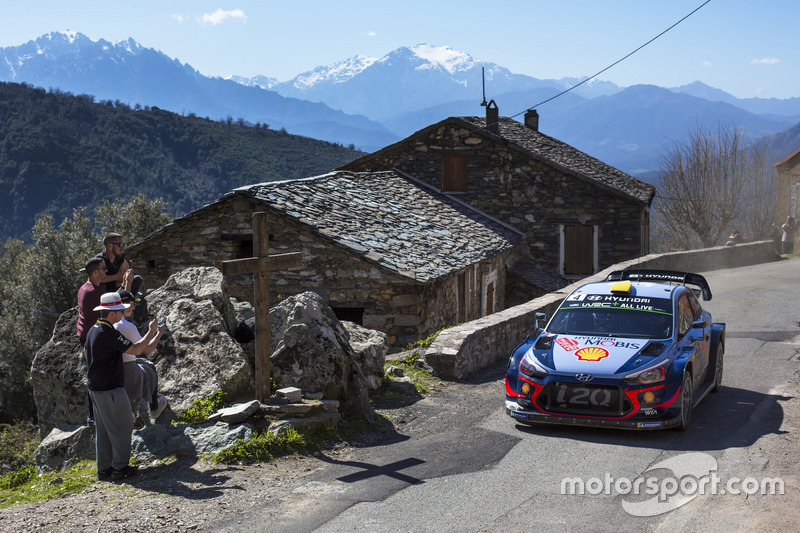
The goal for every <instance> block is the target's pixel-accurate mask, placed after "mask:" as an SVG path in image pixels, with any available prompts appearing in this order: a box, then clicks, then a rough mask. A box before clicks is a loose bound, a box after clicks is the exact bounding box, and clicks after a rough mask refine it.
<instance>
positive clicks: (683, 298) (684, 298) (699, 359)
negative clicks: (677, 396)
mask: <svg viewBox="0 0 800 533" xmlns="http://www.w3.org/2000/svg"><path fill="white" fill-rule="evenodd" d="M691 297H692V295H691V292H690V291H684V292H683V293H682V294H681V295H680V296H679V297H678V305H677V314H678V323H677V328H678V335H679V337H680V338H681V344H682V345H683V346H684V347H685V348H691V350H692V353H691V355H689V361H690V362H691V364H692V380H693V385H694V389H695V390H698V389H700V385H701V384H702V383H703V378H704V377H705V374H706V372H707V370H708V355H707V352H708V348H707V347H706V346H705V344H706V343H705V341H704V339H705V332H704V331H703V329H704V328H703V327H701V326H700V325H699V324H698V327H695V323H696V321H695V311H696V310H698V309H699V306H698V307H694V306H693V305H692V301H691ZM704 348H705V352H706V355H705V356H704V355H703V352H704Z"/></svg>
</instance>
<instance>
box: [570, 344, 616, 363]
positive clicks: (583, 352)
mask: <svg viewBox="0 0 800 533" xmlns="http://www.w3.org/2000/svg"><path fill="white" fill-rule="evenodd" d="M575 357H577V358H578V359H579V360H580V361H599V360H600V359H603V358H605V357H608V350H604V349H603V348H594V347H592V348H581V349H580V350H578V351H577V352H575Z"/></svg>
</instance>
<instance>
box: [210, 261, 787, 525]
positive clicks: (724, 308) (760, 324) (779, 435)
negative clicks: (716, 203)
mask: <svg viewBox="0 0 800 533" xmlns="http://www.w3.org/2000/svg"><path fill="white" fill-rule="evenodd" d="M705 275H706V277H707V279H708V281H709V283H710V285H711V289H712V291H713V293H714V298H713V300H712V301H710V302H707V303H706V304H705V306H706V307H707V308H708V309H709V310H710V311H711V312H712V314H713V316H714V318H715V320H716V321H724V322H726V323H727V324H728V342H727V346H726V354H725V355H726V359H725V361H726V363H725V376H724V380H723V385H724V387H723V390H722V391H721V392H720V393H719V394H716V395H713V396H711V397H709V398H707V399H706V400H705V401H704V402H703V403H702V404H701V405H700V406H699V407H698V409H697V410H696V411H695V414H694V420H693V424H692V427H691V428H690V429H689V430H688V431H686V432H683V433H681V432H677V431H659V432H626V431H614V430H605V429H586V428H570V427H566V428H558V427H553V428H550V427H543V428H538V427H537V428H527V427H524V426H517V425H516V424H515V423H514V422H513V421H512V420H511V419H509V418H508V417H507V416H506V415H505V414H504V412H503V409H502V400H503V397H502V385H501V379H502V369H501V368H495V369H492V370H491V371H490V372H488V373H487V375H486V376H485V377H484V378H483V379H482V380H480V381H477V382H475V383H474V384H473V386H472V387H471V388H469V389H471V392H466V393H464V392H461V393H458V394H455V395H454V396H448V393H444V394H441V395H435V396H432V397H429V398H426V399H425V400H423V401H422V402H420V405H418V406H416V409H417V418H416V419H412V420H410V421H409V426H410V429H409V431H408V434H409V435H411V436H412V437H411V438H404V437H402V436H399V437H398V441H397V442H395V443H393V444H390V445H385V446H378V447H373V448H365V449H359V450H357V451H356V454H355V455H353V456H352V457H350V458H348V459H347V460H344V461H342V460H337V459H335V458H333V457H326V456H322V457H321V458H320V460H321V462H323V463H324V464H323V465H321V466H322V468H320V469H319V470H318V471H316V472H314V473H313V475H311V476H309V477H307V478H305V479H304V480H303V483H302V484H301V485H299V486H297V487H295V489H294V491H293V493H292V494H291V495H288V496H287V497H286V498H284V499H282V500H281V501H279V502H274V503H270V504H269V505H267V506H265V507H264V508H261V509H257V510H254V511H253V512H252V513H251V516H247V517H242V518H243V520H244V522H245V523H248V524H257V526H256V527H257V529H255V530H259V531H319V532H341V531H371V532H380V531H385V532H393V533H394V532H396V531H404V530H405V531H414V532H416V531H432V532H433V531H435V532H437V533H439V532H443V531H499V530H505V531H514V530H518V531H525V530H541V531H667V530H669V531H672V530H691V531H695V530H700V529H703V530H707V531H732V530H733V531H736V530H740V531H744V530H747V529H751V528H752V527H753V524H754V522H753V521H754V520H757V521H758V520H761V519H760V518H758V516H759V513H763V516H764V517H771V518H770V519H775V520H777V522H775V523H780V520H779V519H776V518H775V517H774V515H775V509H776V508H778V509H779V508H781V507H782V508H784V509H787V510H788V511H790V512H792V513H793V509H796V508H797V507H796V505H797V504H798V503H800V502H799V501H798V498H797V466H796V464H797V462H796V461H795V457H794V456H793V455H792V454H794V453H795V452H796V447H794V446H796V444H797V440H796V439H797V437H796V435H797V433H796V430H795V426H794V424H795V423H796V422H797V423H800V416H799V415H798V413H800V405H798V402H797V401H795V400H791V401H790V394H792V393H793V392H794V393H796V392H797V384H796V383H792V382H791V380H792V378H793V377H794V376H795V375H796V374H797V372H798V370H800V362H797V359H798V357H797V353H798V350H800V327H799V326H798V319H800V283H798V280H800V260H798V259H795V260H789V261H781V262H778V263H773V264H768V265H759V266H755V267H747V268H740V269H734V270H723V271H713V272H708V273H705ZM793 359H794V360H793ZM442 402H449V403H446V404H444V403H442ZM790 406H791V409H792V410H791V412H790V411H789V409H790ZM415 424H417V425H416V427H415ZM786 439H794V440H791V441H790V442H791V443H793V446H789V447H788V448H787V440H786ZM688 454H695V455H688ZM787 454H789V455H791V456H787ZM670 458H677V459H674V461H676V463H675V464H682V465H687V464H689V466H690V467H692V465H696V464H699V463H698V462H697V461H700V462H702V461H703V460H709V459H710V460H711V461H712V462H713V463H714V465H713V467H714V468H715V472H716V473H717V474H718V476H719V478H721V479H722V480H723V482H724V481H727V480H729V479H731V478H733V477H739V478H741V479H744V478H746V477H750V478H752V479H755V480H756V481H762V480H763V479H764V478H766V477H768V476H771V477H775V476H781V477H782V478H785V479H786V483H787V485H788V486H787V487H786V491H787V492H791V494H789V495H788V498H789V499H788V500H787V499H783V500H778V496H769V495H766V496H760V495H749V496H745V495H742V494H740V495H738V496H734V495H731V494H728V495H725V496H723V495H719V494H717V495H703V496H698V497H696V498H694V500H693V501H689V502H688V503H686V504H685V505H682V506H680V507H679V508H678V509H676V510H672V511H669V512H665V513H663V514H658V515H656V516H634V514H637V515H641V514H642V509H644V507H641V506H639V507H636V506H632V507H630V509H634V510H633V513H634V514H630V513H629V512H626V511H625V509H624V508H623V502H625V501H627V502H628V503H629V504H630V503H642V502H645V503H646V502H648V500H649V499H650V496H649V495H640V496H639V497H633V496H631V495H630V494H628V495H621V494H619V493H618V492H617V491H616V490H615V487H614V486H613V481H618V482H619V480H622V482H624V481H625V480H629V481H633V480H636V479H643V478H646V477H651V478H652V477H654V476H656V475H658V476H660V477H658V479H659V482H662V481H663V480H664V479H665V478H669V477H670V476H672V477H674V474H673V472H677V468H676V467H675V466H674V465H673V466H672V468H673V470H672V471H671V470H670V469H669V468H660V469H658V470H654V467H655V466H656V465H658V463H661V462H662V461H665V460H667V461H668V463H666V465H671V464H673V463H670V462H669V461H670ZM787 465H790V466H787ZM687 468H689V467H687ZM688 471H689V473H692V474H694V473H695V472H694V471H692V470H691V468H689V470H688ZM646 472H647V474H645V473H646ZM699 475H700V473H697V476H699ZM565 478H580V479H581V480H583V481H584V482H589V480H591V479H592V478H596V479H599V480H606V479H609V478H610V479H611V480H612V482H611V485H610V489H611V490H609V491H608V492H609V493H608V494H604V493H601V494H597V495H592V494H588V493H585V494H583V495H564V494H562V490H561V487H562V480H564V479H565ZM625 486H626V485H624V484H623V485H620V487H621V490H624V489H625ZM665 487H667V486H666V485H665ZM688 488H689V489H691V486H689V487H688ZM789 502H793V503H792V505H790V506H789V507H788V508H787V506H786V505H784V504H786V503H789ZM652 503H653V502H652V501H650V504H652ZM659 505H662V504H659ZM663 505H666V504H663ZM647 509H660V510H665V508H664V507H663V506H662V507H660V508H659V507H658V506H655V507H654V506H653V505H650V507H647ZM754 517H755V518H754ZM791 520H794V517H793V516H792V517H791ZM241 523H242V522H241V521H240V522H238V527H241ZM757 523H759V524H761V523H763V521H759V522H757ZM789 523H790V524H791V523H794V524H797V523H798V522H796V521H790V522H789ZM236 525H237V524H218V528H217V529H219V530H226V529H229V530H231V531H233V530H235V529H236ZM212 529H213V528H212ZM779 529H781V528H780V527H778V526H775V530H779ZM790 529H791V528H790Z"/></svg>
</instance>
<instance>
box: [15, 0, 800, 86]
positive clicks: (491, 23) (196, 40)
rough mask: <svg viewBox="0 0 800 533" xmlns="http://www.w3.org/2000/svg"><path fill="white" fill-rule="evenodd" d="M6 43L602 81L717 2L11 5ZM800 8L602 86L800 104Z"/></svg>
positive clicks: (210, 69)
mask: <svg viewBox="0 0 800 533" xmlns="http://www.w3.org/2000/svg"><path fill="white" fill-rule="evenodd" d="M0 2H1V3H0V5H1V6H2V17H0V46H16V45H20V44H23V43H25V42H27V41H29V40H32V39H35V38H36V37H38V36H40V35H43V34H45V33H48V32H51V31H64V30H72V31H77V32H80V33H83V34H85V35H87V36H88V37H90V38H91V39H93V40H98V39H101V38H102V39H106V40H109V41H118V40H122V39H127V38H128V37H132V38H133V39H134V40H136V41H138V42H139V43H140V44H141V45H143V46H145V47H147V48H155V49H157V50H161V51H162V52H164V53H165V54H167V55H168V56H170V57H173V58H177V59H179V60H180V61H181V62H183V63H189V64H190V65H192V66H193V67H194V68H196V69H197V70H198V71H200V72H201V73H202V74H205V75H212V76H213V75H216V76H229V75H233V74H237V75H241V76H254V75H257V74H263V75H266V76H271V77H275V78H278V79H279V80H281V81H285V80H287V79H290V78H292V77H294V76H295V75H297V74H300V73H302V72H305V71H307V70H311V69H313V68H314V67H316V66H319V65H329V64H332V63H335V62H337V61H340V60H343V59H346V58H349V57H352V56H355V55H368V56H373V57H381V56H383V55H385V54H387V53H389V52H391V51H392V50H395V49H396V48H399V47H401V46H414V45H416V44H419V43H428V44H433V45H447V46H450V47H452V48H453V49H455V50H459V51H462V52H466V53H468V54H470V55H471V56H472V57H474V58H475V59H478V60H481V61H488V62H492V63H497V64H499V65H501V66H504V67H506V68H508V69H510V70H511V71H512V72H515V73H519V74H527V75H530V76H533V77H536V78H562V77H568V76H569V77H572V76H590V75H592V74H595V73H596V72H598V71H600V70H602V69H603V68H605V67H607V66H608V65H610V64H611V63H613V62H615V61H616V60H618V59H620V58H622V57H623V56H625V55H626V54H628V53H629V52H631V51H633V50H634V49H636V48H637V47H639V46H641V45H642V44H644V43H645V42H647V41H648V40H650V39H651V38H653V37H655V36H656V35H658V34H659V33H661V32H662V31H664V30H665V29H667V28H668V27H669V26H671V25H672V24H674V23H675V22H677V21H678V20H680V19H681V18H682V17H684V16H685V15H687V14H688V13H690V12H691V11H692V10H694V9H696V8H697V7H699V6H700V5H702V4H703V3H704V2H705V0H549V1H540V0H517V1H514V0H493V1H482V2H478V1H472V0H457V1H451V0H425V1H418V0H402V1H395V0H365V1H362V0H353V1H348V0H339V1H327V0H319V1H317V0H283V1H281V2H275V1H272V0H235V1H219V0H215V1H205V0H174V1H170V0H161V1H151V0H131V1H127V2H120V1H115V0H102V1H96V0H80V1H78V0H75V1H65V0H25V1H24V2H21V1H18V0H13V1H11V0H0ZM798 20H800V1H798V0H762V1H760V2H756V1H755V0H711V1H710V2H709V3H708V4H707V5H705V6H704V7H702V8H701V9H700V10H699V11H697V12H696V13H695V14H694V15H692V16H691V17H689V18H688V19H687V20H685V21H684V22H682V23H681V24H679V25H678V26H677V27H675V28H674V29H672V30H671V31H669V32H668V33H666V34H665V35H663V36H662V37H660V38H659V39H657V40H656V41H655V42H653V43H652V44H650V45H648V46H647V47H645V48H644V49H642V50H641V51H639V52H637V53H636V54H634V55H633V56H632V57H631V58H629V59H627V60H625V61H624V62H622V63H620V64H619V65H617V66H615V67H614V68H612V69H610V70H609V71H607V72H605V73H604V74H602V75H601V76H600V79H604V80H609V81H613V82H614V83H616V84H618V85H621V86H629V85H635V84H640V83H652V84H656V85H660V86H662V87H675V86H679V85H685V84H687V83H691V82H693V81H697V80H699V81H702V82H703V83H706V84H708V85H711V86H712V87H716V88H719V89H722V90H724V91H727V92H729V93H731V94H733V95H735V96H737V97H740V98H746V97H753V96H760V97H774V98H789V97H794V96H800V68H799V67H800V57H798V55H800V44H799V43H798V37H797V21H798Z"/></svg>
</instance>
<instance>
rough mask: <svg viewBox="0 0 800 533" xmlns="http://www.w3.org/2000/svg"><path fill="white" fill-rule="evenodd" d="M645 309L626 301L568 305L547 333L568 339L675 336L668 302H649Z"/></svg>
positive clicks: (590, 301)
mask: <svg viewBox="0 0 800 533" xmlns="http://www.w3.org/2000/svg"><path fill="white" fill-rule="evenodd" d="M648 300H649V301H648V302H646V304H645V305H639V304H636V305H626V303H628V302H626V301H625V300H621V301H620V300H619V299H617V301H615V302H611V303H610V302H600V301H592V300H581V301H567V302H565V303H564V305H562V307H561V308H560V309H559V310H558V311H556V314H555V315H553V318H552V320H550V324H548V327H547V331H548V332H549V333H555V334H569V335H604V336H608V337H639V338H648V339H666V338H669V337H671V336H672V323H673V320H672V308H671V307H672V305H671V301H670V300H667V299H654V298H650V299H648Z"/></svg>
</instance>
